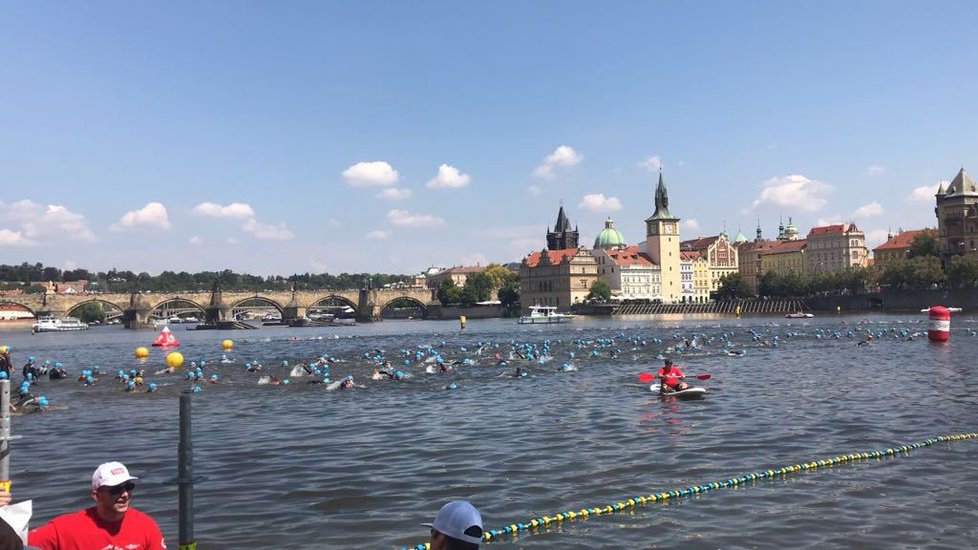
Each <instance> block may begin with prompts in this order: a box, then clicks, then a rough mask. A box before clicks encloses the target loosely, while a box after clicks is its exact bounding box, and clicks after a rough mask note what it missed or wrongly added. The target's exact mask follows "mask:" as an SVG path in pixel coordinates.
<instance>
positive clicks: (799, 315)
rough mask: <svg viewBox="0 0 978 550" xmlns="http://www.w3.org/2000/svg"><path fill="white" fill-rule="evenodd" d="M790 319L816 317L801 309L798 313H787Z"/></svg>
mask: <svg viewBox="0 0 978 550" xmlns="http://www.w3.org/2000/svg"><path fill="white" fill-rule="evenodd" d="M785 317H787V318H788V319H811V318H812V317H814V315H812V314H811V313H803V312H801V311H799V312H798V313H789V314H787V315H785Z"/></svg>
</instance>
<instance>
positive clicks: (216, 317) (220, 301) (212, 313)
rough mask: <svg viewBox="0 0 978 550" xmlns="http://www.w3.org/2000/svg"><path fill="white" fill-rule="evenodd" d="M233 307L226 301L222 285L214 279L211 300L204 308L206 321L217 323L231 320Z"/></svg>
mask: <svg viewBox="0 0 978 550" xmlns="http://www.w3.org/2000/svg"><path fill="white" fill-rule="evenodd" d="M230 312H231V308H230V307H228V305H227V304H226V303H224V294H223V293H222V292H221V287H220V285H218V284H217V281H214V286H212V287H211V301H210V302H209V303H208V304H207V307H206V308H204V323H205V324H208V325H217V324H219V323H220V322H222V321H227V320H229V317H230Z"/></svg>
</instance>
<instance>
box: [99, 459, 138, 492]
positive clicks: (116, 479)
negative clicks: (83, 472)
mask: <svg viewBox="0 0 978 550" xmlns="http://www.w3.org/2000/svg"><path fill="white" fill-rule="evenodd" d="M131 479H139V478H138V477H135V476H131V475H129V469H128V468H126V467H125V466H124V465H123V464H122V463H121V462H106V463H105V464H100V465H99V467H98V468H96V469H95V473H94V474H92V490H93V491H94V490H96V489H98V488H99V487H115V486H116V485H119V484H120V483H125V482H127V481H129V480H131Z"/></svg>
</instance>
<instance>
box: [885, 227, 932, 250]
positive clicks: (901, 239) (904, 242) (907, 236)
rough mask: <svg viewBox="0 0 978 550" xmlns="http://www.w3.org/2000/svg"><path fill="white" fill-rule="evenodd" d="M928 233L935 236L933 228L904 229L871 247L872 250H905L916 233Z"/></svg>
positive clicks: (915, 236)
mask: <svg viewBox="0 0 978 550" xmlns="http://www.w3.org/2000/svg"><path fill="white" fill-rule="evenodd" d="M925 233H929V234H931V235H933V236H934V237H937V234H936V232H935V231H934V230H933V229H914V230H913V231H904V232H903V233H900V234H899V235H894V236H893V238H892V239H890V240H888V241H886V242H885V243H883V244H881V245H879V246H877V247H876V248H874V249H873V252H876V251H877V250H905V249H908V248H910V245H912V244H913V240H914V239H915V238H917V235H922V234H925Z"/></svg>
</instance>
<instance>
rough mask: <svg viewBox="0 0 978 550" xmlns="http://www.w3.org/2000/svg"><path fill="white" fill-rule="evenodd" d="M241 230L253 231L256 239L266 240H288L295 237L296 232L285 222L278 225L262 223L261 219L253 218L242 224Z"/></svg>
mask: <svg viewBox="0 0 978 550" xmlns="http://www.w3.org/2000/svg"><path fill="white" fill-rule="evenodd" d="M241 230H242V231H244V232H246V233H251V234H252V235H254V236H255V238H256V239H262V240H266V241H287V240H289V239H291V238H292V237H295V234H294V233H292V232H291V231H289V230H288V229H287V228H286V227H285V222H282V223H279V224H278V225H273V224H268V223H261V222H260V221H258V220H256V219H254V218H251V219H250V220H248V221H246V222H245V223H244V225H242V226H241Z"/></svg>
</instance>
